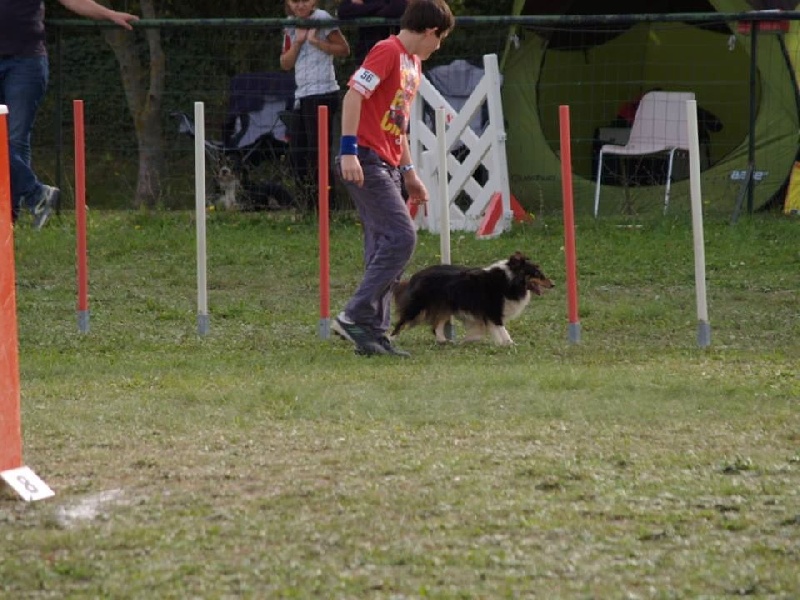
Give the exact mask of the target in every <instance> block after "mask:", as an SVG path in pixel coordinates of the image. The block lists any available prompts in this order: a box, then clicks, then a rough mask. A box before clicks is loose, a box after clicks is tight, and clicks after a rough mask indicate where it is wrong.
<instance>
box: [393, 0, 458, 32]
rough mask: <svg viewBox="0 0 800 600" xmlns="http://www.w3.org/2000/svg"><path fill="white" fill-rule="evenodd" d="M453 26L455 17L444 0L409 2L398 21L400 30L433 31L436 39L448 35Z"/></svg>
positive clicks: (413, 0) (414, 0)
mask: <svg viewBox="0 0 800 600" xmlns="http://www.w3.org/2000/svg"><path fill="white" fill-rule="evenodd" d="M455 24H456V20H455V17H453V13H452V12H451V11H450V7H449V6H448V5H447V2H445V0H410V2H409V3H408V6H407V7H406V10H405V12H404V13H403V17H402V19H400V28H401V29H406V30H408V31H413V32H415V33H422V32H424V31H425V30H426V29H435V30H436V35H437V36H438V37H442V35H444V34H446V33H448V32H449V31H450V30H451V29H452V28H453V27H454V26H455Z"/></svg>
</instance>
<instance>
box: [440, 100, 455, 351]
mask: <svg viewBox="0 0 800 600" xmlns="http://www.w3.org/2000/svg"><path fill="white" fill-rule="evenodd" d="M436 156H437V157H438V161H437V162H438V163H439V203H438V204H439V252H440V254H441V257H442V261H441V262H442V264H443V265H449V264H451V256H450V190H449V189H448V187H447V183H448V182H447V114H446V113H445V110H444V109H443V108H437V109H436ZM444 336H445V338H447V339H448V340H450V341H451V342H452V341H453V340H455V339H456V331H455V327H453V320H452V319H449V320H448V321H447V323H445V325H444Z"/></svg>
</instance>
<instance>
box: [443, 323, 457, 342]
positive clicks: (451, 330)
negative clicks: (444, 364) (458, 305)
mask: <svg viewBox="0 0 800 600" xmlns="http://www.w3.org/2000/svg"><path fill="white" fill-rule="evenodd" d="M444 337H446V338H447V339H448V341H451V342H454V341H456V328H455V327H454V326H453V322H452V321H448V322H447V323H445V324H444Z"/></svg>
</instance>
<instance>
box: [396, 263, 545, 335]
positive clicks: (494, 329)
mask: <svg viewBox="0 0 800 600" xmlns="http://www.w3.org/2000/svg"><path fill="white" fill-rule="evenodd" d="M552 287H554V284H553V282H552V281H551V280H550V279H549V278H548V277H547V276H546V275H545V274H544V273H542V271H541V269H540V268H539V266H538V265H537V264H534V263H533V262H531V261H530V259H528V258H527V257H526V256H524V255H523V254H522V253H520V252H515V253H514V254H512V255H511V257H509V258H507V259H505V260H501V261H499V262H496V263H494V264H492V265H489V266H488V267H485V268H471V267H464V266H460V265H435V266H431V267H427V268H425V269H422V270H421V271H418V272H417V273H415V274H414V275H412V276H411V278H410V279H408V280H405V281H399V282H398V283H397V284H395V286H394V289H393V296H394V302H395V309H396V313H397V317H398V318H397V322H396V324H395V326H394V329H393V330H392V333H391V335H392V337H394V336H396V335H397V334H399V333H400V331H402V330H403V329H404V328H411V327H414V326H416V325H419V324H420V323H427V324H428V325H429V326H430V327H431V328H432V329H433V333H434V335H435V336H436V341H437V342H441V343H444V342H447V341H448V340H447V337H446V336H445V331H444V329H445V325H446V324H447V323H448V322H449V321H450V319H451V317H455V318H456V319H458V320H459V321H461V322H463V323H464V326H465V328H466V334H465V337H464V341H465V342H471V341H478V340H481V339H483V338H484V336H485V335H486V334H487V333H488V334H489V335H490V337H491V339H492V340H493V341H494V343H495V344H497V345H500V346H509V345H511V344H513V343H514V341H513V340H512V339H511V336H510V335H509V333H508V331H507V330H506V327H505V323H506V321H508V320H509V319H513V318H515V317H518V316H519V315H520V314H521V313H522V311H523V310H524V309H525V307H526V306H527V305H528V302H530V299H531V294H535V295H537V296H541V294H542V290H543V289H549V288H552Z"/></svg>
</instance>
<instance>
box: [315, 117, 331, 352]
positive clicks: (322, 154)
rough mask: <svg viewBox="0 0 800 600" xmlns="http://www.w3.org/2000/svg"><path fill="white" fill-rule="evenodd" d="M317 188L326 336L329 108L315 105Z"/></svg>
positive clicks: (323, 334)
mask: <svg viewBox="0 0 800 600" xmlns="http://www.w3.org/2000/svg"><path fill="white" fill-rule="evenodd" d="M317 142H318V144H319V147H318V149H317V150H318V159H319V163H318V169H319V171H318V173H319V180H318V189H319V317H320V337H322V338H327V337H328V324H329V323H328V322H329V321H330V316H331V294H330V288H331V284H330V219H329V214H330V188H329V184H330V181H329V175H328V169H329V168H330V167H329V165H330V153H329V150H328V149H329V147H330V140H328V107H327V106H319V107H317Z"/></svg>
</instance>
